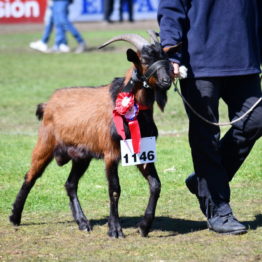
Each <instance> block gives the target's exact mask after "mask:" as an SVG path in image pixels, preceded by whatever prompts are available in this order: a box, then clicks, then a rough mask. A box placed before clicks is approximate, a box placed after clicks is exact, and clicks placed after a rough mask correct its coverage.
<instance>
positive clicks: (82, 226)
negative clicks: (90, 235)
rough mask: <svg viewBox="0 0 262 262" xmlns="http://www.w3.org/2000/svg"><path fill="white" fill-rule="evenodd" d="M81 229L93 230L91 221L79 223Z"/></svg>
mask: <svg viewBox="0 0 262 262" xmlns="http://www.w3.org/2000/svg"><path fill="white" fill-rule="evenodd" d="M78 227H79V230H81V231H87V232H90V231H92V227H91V225H90V224H89V223H81V224H79V226H78Z"/></svg>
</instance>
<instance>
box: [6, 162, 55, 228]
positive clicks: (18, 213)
mask: <svg viewBox="0 0 262 262" xmlns="http://www.w3.org/2000/svg"><path fill="white" fill-rule="evenodd" d="M51 160H52V159H51V158H47V159H46V160H45V162H44V163H43V165H42V166H41V168H39V169H38V170H37V171H38V172H36V173H35V174H34V177H33V179H31V180H28V179H27V177H28V173H27V174H26V175H25V179H24V183H23V184H22V187H21V188H20V190H19V192H18V194H17V196H16V199H15V202H14V204H13V209H12V214H11V215H10V216H9V220H10V222H12V223H13V224H14V225H16V226H19V225H20V223H21V217H22V212H23V209H24V205H25V201H26V199H27V197H28V194H29V193H30V191H31V189H32V187H33V186H34V184H35V182H36V180H37V179H38V178H39V177H41V175H42V173H43V172H44V170H45V167H46V166H47V165H48V164H49V163H50V161H51Z"/></svg>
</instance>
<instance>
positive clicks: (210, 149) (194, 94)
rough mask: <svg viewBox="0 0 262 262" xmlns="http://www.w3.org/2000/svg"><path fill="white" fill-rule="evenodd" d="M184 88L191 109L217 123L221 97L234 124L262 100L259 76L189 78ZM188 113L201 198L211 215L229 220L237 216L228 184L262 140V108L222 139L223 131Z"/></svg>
mask: <svg viewBox="0 0 262 262" xmlns="http://www.w3.org/2000/svg"><path fill="white" fill-rule="evenodd" d="M180 85H181V91H182V94H183V96H184V97H185V98H186V100H187V101H188V102H189V103H190V104H191V105H192V107H193V108H194V109H195V110H196V111H197V112H198V113H199V114H201V115H202V116H203V117H205V118H206V119H208V120H209V121H212V122H218V121H219V113H218V106H219V99H220V98H222V99H223V100H224V102H225V103H226V105H227V107H228V116H229V119H230V120H234V119H236V118H238V117H240V116H241V115H243V114H244V113H245V112H246V111H247V110H248V109H249V108H250V107H251V106H252V105H253V104H254V103H255V102H256V101H257V100H258V99H259V98H260V97H261V84H260V79H259V76H258V75H247V76H233V77H212V78H199V79H184V80H181V81H180ZM186 111H187V114H188V117H189V143H190V147H191V153H192V158H193V165H194V169H195V173H196V175H197V178H198V195H199V197H200V198H201V199H203V200H204V201H205V203H206V205H208V206H211V209H212V210H211V211H210V210H209V211H208V212H209V213H210V212H211V213H213V214H214V213H219V214H220V215H226V214H228V213H230V212H232V211H231V208H230V206H229V201H230V187H229V182H230V181H231V179H232V178H233V177H234V175H235V174H236V172H237V170H238V169H239V167H240V166H241V164H242V163H243V162H244V160H245V159H246V157H247V156H248V154H249V152H250V151H251V149H252V147H253V145H254V144H255V141H256V140H257V139H258V138H259V137H261V135H262V103H260V104H259V105H257V106H256V108H255V109H254V110H253V111H252V112H251V113H250V114H249V115H248V116H246V117H245V118H244V119H242V120H240V121H239V122H236V123H234V124H233V125H232V126H231V127H230V129H229V130H228V131H227V133H226V134H225V135H224V137H223V138H222V139H221V138H220V128H219V127H217V126H212V125H210V124H208V123H205V122H204V121H203V120H201V119H199V118H198V117H197V116H196V115H194V114H193V113H192V111H191V110H190V109H189V108H188V107H187V106H186ZM258 164H259V163H258ZM207 208H209V207H207ZM207 215H208V214H207ZM208 216H210V215H208ZM211 216H212V214H211Z"/></svg>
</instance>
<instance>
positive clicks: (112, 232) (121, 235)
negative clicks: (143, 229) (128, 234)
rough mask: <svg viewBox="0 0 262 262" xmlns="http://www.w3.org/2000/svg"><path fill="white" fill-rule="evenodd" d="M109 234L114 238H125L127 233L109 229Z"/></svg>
mask: <svg viewBox="0 0 262 262" xmlns="http://www.w3.org/2000/svg"><path fill="white" fill-rule="evenodd" d="M108 236H109V237H112V238H125V235H124V233H123V232H122V230H109V231H108Z"/></svg>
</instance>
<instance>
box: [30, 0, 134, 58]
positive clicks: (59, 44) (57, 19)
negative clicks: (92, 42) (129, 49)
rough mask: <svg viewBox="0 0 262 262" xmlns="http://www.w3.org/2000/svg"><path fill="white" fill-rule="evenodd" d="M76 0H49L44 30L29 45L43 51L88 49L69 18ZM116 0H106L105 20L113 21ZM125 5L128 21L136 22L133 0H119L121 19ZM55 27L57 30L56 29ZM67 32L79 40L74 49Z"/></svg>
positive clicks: (58, 51) (67, 51)
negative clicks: (52, 37)
mask: <svg viewBox="0 0 262 262" xmlns="http://www.w3.org/2000/svg"><path fill="white" fill-rule="evenodd" d="M73 1H74V0H48V3H47V8H46V12H45V25H44V32H43V34H42V37H41V39H40V40H37V41H35V42H31V43H30V44H29V47H30V48H32V49H34V50H37V51H40V52H43V53H69V52H71V51H74V52H75V53H77V54H79V53H83V52H85V51H86V50H87V42H86V40H84V38H83V36H82V34H81V33H80V32H79V30H78V29H77V28H76V27H75V26H74V24H73V23H72V22H71V21H70V20H69V7H70V5H71V4H72V3H73ZM115 2H116V1H115V0H104V22H105V23H109V24H111V23H113V21H112V18H111V17H112V13H113V11H114V7H115ZM124 5H127V10H128V21H129V22H134V18H133V0H120V1H119V19H118V22H120V23H121V22H123V12H124ZM54 29H55V30H54ZM53 31H54V32H55V36H54V45H53V46H52V47H49V46H48V42H49V40H50V36H51V34H52V32H53ZM67 32H69V33H70V34H71V35H72V36H73V38H74V39H75V40H76V42H77V46H76V48H75V49H74V50H72V49H71V48H70V46H69V45H68V40H67Z"/></svg>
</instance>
